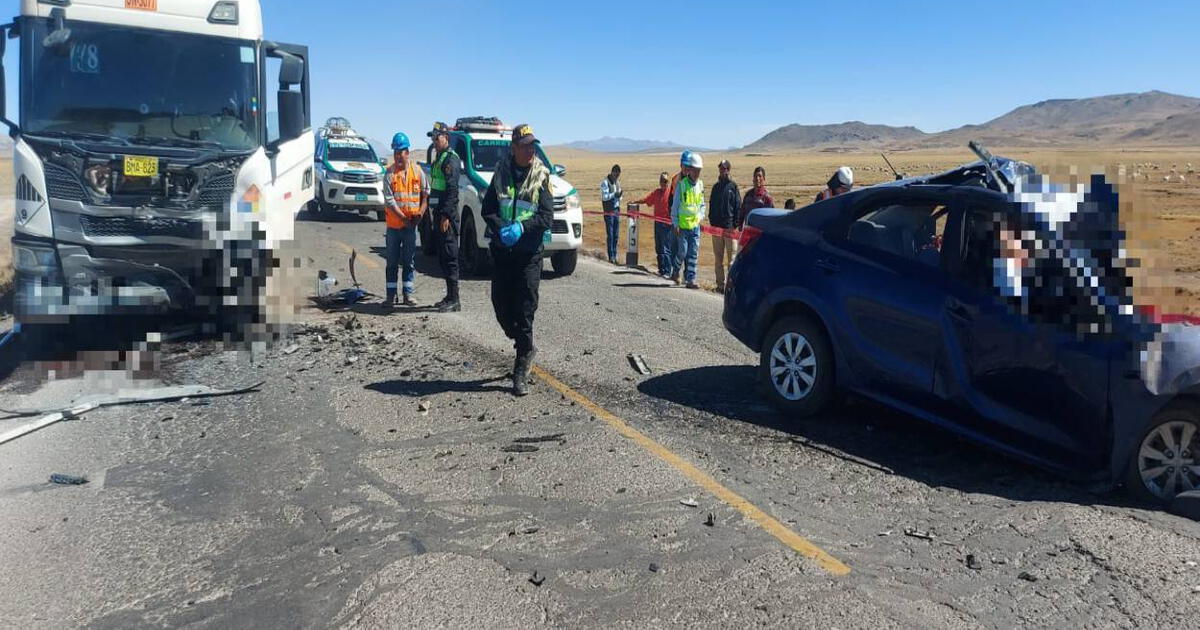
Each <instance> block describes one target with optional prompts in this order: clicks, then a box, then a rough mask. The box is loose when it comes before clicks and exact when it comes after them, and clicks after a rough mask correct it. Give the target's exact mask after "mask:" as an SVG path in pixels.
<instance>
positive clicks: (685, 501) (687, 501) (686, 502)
mask: <svg viewBox="0 0 1200 630" xmlns="http://www.w3.org/2000/svg"><path fill="white" fill-rule="evenodd" d="M679 504H680V505H686V506H688V507H692V508H694V507H700V504H699V503H697V502H696V500H695V499H682V500H680V501H679Z"/></svg>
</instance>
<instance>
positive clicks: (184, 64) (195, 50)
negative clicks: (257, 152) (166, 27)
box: [21, 20, 262, 151]
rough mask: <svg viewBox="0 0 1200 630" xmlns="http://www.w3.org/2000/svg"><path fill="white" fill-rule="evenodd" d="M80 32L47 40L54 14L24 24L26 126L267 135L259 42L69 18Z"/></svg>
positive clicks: (191, 140)
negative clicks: (58, 41)
mask: <svg viewBox="0 0 1200 630" xmlns="http://www.w3.org/2000/svg"><path fill="white" fill-rule="evenodd" d="M67 26H68V28H70V29H71V36H70V39H69V40H68V41H67V42H66V43H65V44H63V45H61V46H57V47H46V46H43V45H42V40H43V38H45V37H46V35H47V34H49V33H50V32H51V31H52V30H53V26H52V24H51V23H50V22H49V21H48V20H28V21H26V22H24V23H23V24H22V32H21V38H22V40H23V41H22V46H23V47H24V48H23V50H22V53H23V54H22V55H21V64H22V66H21V126H22V128H23V129H24V131H25V132H26V133H29V134H33V135H37V134H53V135H61V136H66V137H70V136H71V135H73V134H77V135H80V136H83V137H88V138H93V139H94V136H95V135H96V134H102V135H104V136H110V137H115V138H117V139H120V140H123V141H129V142H134V143H138V144H148V145H154V144H166V145H175V146H188V145H195V146H204V145H219V146H220V147H222V148H225V149H228V150H237V151H240V150H251V149H254V148H256V147H258V146H259V145H260V144H261V140H260V128H261V125H262V121H261V117H262V112H261V111H260V107H261V106H260V103H259V98H258V49H257V47H256V45H255V43H254V42H251V41H241V40H235V39H225V38H220V37H212V36H203V35H193V34H188V33H179V32H166V31H156V30H149V29H139V28H129V27H125V26H119V25H111V24H95V23H88V22H76V21H68V22H67Z"/></svg>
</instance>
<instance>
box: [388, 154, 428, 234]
mask: <svg viewBox="0 0 1200 630" xmlns="http://www.w3.org/2000/svg"><path fill="white" fill-rule="evenodd" d="M388 171H389V175H388V185H389V186H391V188H392V196H393V197H395V199H396V205H397V206H399V207H400V214H396V212H395V211H394V210H392V209H391V208H388V211H387V226H388V227H390V228H395V229H397V230H401V229H404V228H405V227H406V226H408V222H409V221H410V220H415V219H417V218H419V217H420V216H421V174H420V173H419V172H417V169H416V167H415V166H413V165H412V163H411V162H410V163H409V165H408V172H407V173H406V172H404V171H401V170H399V168H398V165H396V164H393V165H392V167H391V168H390V169H388Z"/></svg>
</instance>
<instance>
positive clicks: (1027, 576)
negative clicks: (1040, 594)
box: [1017, 571, 1038, 582]
mask: <svg viewBox="0 0 1200 630" xmlns="http://www.w3.org/2000/svg"><path fill="white" fill-rule="evenodd" d="M1017 579H1021V580H1025V581H1026V582H1036V581H1038V576H1036V575H1034V574H1032V573H1030V572H1028V571H1022V572H1021V574H1020V575H1018V576H1017Z"/></svg>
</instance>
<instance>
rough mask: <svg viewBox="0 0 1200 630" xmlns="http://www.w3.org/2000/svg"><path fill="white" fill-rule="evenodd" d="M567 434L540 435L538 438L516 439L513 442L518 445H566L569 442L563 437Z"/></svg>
mask: <svg viewBox="0 0 1200 630" xmlns="http://www.w3.org/2000/svg"><path fill="white" fill-rule="evenodd" d="M564 435H566V434H565V433H552V434H550V435H539V436H536V437H519V438H514V439H513V442H516V443H517V444H536V443H537V442H559V443H564V442H566V441H567V440H566V439H565V438H564V437H563V436H564Z"/></svg>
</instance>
